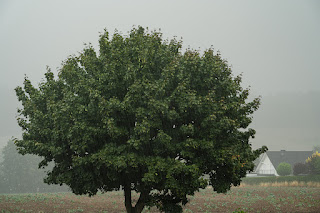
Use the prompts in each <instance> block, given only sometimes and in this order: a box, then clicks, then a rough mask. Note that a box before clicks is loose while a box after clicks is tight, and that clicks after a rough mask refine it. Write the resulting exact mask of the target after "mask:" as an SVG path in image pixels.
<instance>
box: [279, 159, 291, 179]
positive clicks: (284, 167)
mask: <svg viewBox="0 0 320 213" xmlns="http://www.w3.org/2000/svg"><path fill="white" fill-rule="evenodd" d="M277 173H278V174H279V175H280V176H286V175H290V174H291V173H292V167H291V165H290V164H289V163H286V162H282V163H280V164H279V165H278V166H277Z"/></svg>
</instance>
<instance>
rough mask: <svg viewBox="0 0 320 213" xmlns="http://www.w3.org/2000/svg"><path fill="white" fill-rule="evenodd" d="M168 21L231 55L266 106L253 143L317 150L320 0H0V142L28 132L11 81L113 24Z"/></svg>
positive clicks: (38, 74)
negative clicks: (20, 121)
mask: <svg viewBox="0 0 320 213" xmlns="http://www.w3.org/2000/svg"><path fill="white" fill-rule="evenodd" d="M138 25H141V26H143V27H149V29H150V30H153V29H157V30H158V29H161V32H162V33H163V38H164V39H166V38H168V39H171V38H173V36H177V38H178V39H179V38H181V37H182V40H183V48H184V49H186V48H188V47H190V48H193V49H199V50H200V51H204V50H205V49H207V48H210V47H211V46H212V47H213V48H214V49H215V50H216V51H218V50H219V51H220V52H221V55H222V57H223V58H224V59H226V60H228V62H229V65H230V66H231V67H232V70H233V73H234V75H239V74H241V73H242V74H243V84H242V85H243V87H245V88H246V87H248V86H249V85H250V86H251V94H252V95H251V97H252V98H253V97H257V96H260V95H261V96H262V105H261V107H260V109H259V110H258V111H257V112H256V113H255V114H254V121H253V124H252V125H251V127H252V128H254V129H255V130H256V131H257V134H256V138H255V139H253V140H252V145H253V148H259V147H261V146H262V145H267V146H268V148H269V150H274V151H276V150H280V149H285V150H291V151H296V150H297V151H298V150H300V151H305V150H312V147H313V146H315V145H320V110H319V109H320V84H319V82H318V81H319V79H320V69H319V67H320V40H319V38H320V1H316V0H314V1H312V0H305V1H296V0H283V1H275V0H272V1H270V0H269V1H255V0H245V1H222V0H221V1H211V0H210V1H209V0H202V1H190V0H184V1H180V0H179V1H178V0H177V1H168V0H164V1H150V0H136V1H130V0H120V1H111V0H109V1H108V0H107V1H102V0H101V1H99V0H91V1H84V0H68V1H62V0H56V1H40V0H29V1H23V0H20V1H17V0H1V1H0V74H1V75H0V76H1V77H0V148H1V147H3V146H4V145H5V144H6V143H7V141H8V140H9V139H10V138H11V137H21V130H20V127H19V126H18V125H17V122H16V115H17V108H18V107H19V106H20V105H19V102H18V100H17V97H16V95H15V92H14V88H15V87H17V86H19V85H20V86H21V85H22V83H23V80H24V76H25V75H27V76H28V77H29V79H30V80H31V82H32V83H33V84H34V85H37V84H38V83H39V82H40V81H41V79H43V78H44V73H45V72H46V66H47V65H48V66H49V67H50V68H51V69H52V71H53V72H54V73H55V74H57V73H58V70H59V67H60V65H61V62H62V61H63V60H65V59H67V57H68V56H70V55H72V54H75V55H76V54H77V53H78V52H80V51H81V50H82V49H83V48H84V43H92V45H93V46H94V47H95V49H96V50H98V49H97V46H98V39H99V32H102V31H103V29H104V28H106V29H107V30H108V31H109V32H110V33H111V34H112V33H113V32H114V30H115V29H117V30H118V31H119V32H122V33H123V34H127V32H128V31H130V30H131V29H132V27H133V26H138Z"/></svg>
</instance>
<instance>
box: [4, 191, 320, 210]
mask: <svg viewBox="0 0 320 213" xmlns="http://www.w3.org/2000/svg"><path fill="white" fill-rule="evenodd" d="M134 197H135V199H137V196H134ZM123 200H124V198H123V192H120V191H118V192H110V193H106V194H98V195H96V196H94V197H91V198H89V197H87V196H76V195H73V194H72V193H46V194H5V195H0V209H1V211H0V212H2V213H3V212H6V213H7V212H36V213H41V212H125V209H124V205H123ZM241 211H244V212H320V187H308V186H305V187H296V186H280V185H279V186H268V187H265V186H259V185H244V186H240V187H233V188H232V189H231V191H229V192H228V193H226V194H217V193H215V192H213V191H212V189H211V188H207V189H205V190H201V191H200V192H198V193H196V195H195V196H194V197H190V202H189V203H188V204H187V205H186V206H185V208H184V212H185V213H190V212H241ZM143 212H144V213H147V212H158V211H157V210H156V209H153V208H152V209H150V210H147V209H145V210H144V211H143Z"/></svg>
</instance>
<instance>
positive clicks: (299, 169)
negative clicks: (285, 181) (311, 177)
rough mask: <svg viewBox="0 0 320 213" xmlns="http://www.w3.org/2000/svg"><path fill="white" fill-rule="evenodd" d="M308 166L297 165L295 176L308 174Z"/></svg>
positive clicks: (294, 168) (294, 171) (295, 165)
mask: <svg viewBox="0 0 320 213" xmlns="http://www.w3.org/2000/svg"><path fill="white" fill-rule="evenodd" d="M308 172H309V171H308V166H307V164H305V163H296V164H294V166H293V174H294V175H299V174H308Z"/></svg>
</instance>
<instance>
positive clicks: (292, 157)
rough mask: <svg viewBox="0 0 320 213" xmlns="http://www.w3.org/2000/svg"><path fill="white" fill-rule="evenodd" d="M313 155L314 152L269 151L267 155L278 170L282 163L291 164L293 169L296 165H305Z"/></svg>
mask: <svg viewBox="0 0 320 213" xmlns="http://www.w3.org/2000/svg"><path fill="white" fill-rule="evenodd" d="M312 153H313V152H312V151H285V150H281V151H267V155H268V157H269V159H270V161H271V162H272V164H273V166H274V168H277V167H278V165H279V164H280V163H282V162H286V163H289V164H291V166H292V167H293V166H294V164H296V163H305V162H306V159H307V158H308V157H310V156H311V155H312Z"/></svg>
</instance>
